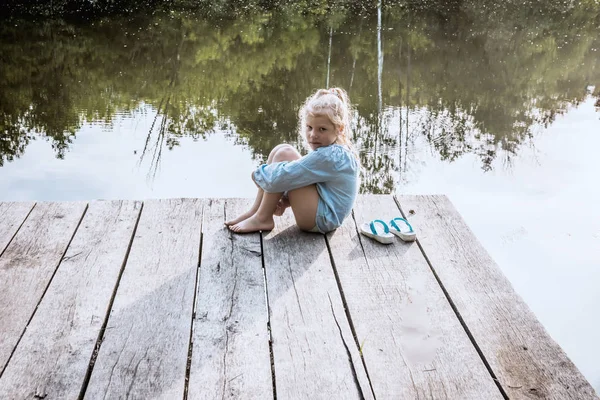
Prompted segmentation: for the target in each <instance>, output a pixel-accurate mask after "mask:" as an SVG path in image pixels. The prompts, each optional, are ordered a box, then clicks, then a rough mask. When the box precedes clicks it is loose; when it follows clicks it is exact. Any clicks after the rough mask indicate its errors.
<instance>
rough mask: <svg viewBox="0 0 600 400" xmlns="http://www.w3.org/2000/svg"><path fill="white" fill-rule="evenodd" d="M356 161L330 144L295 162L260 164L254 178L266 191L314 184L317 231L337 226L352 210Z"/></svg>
mask: <svg viewBox="0 0 600 400" xmlns="http://www.w3.org/2000/svg"><path fill="white" fill-rule="evenodd" d="M358 174H359V165H358V161H357V160H356V158H355V157H354V155H353V154H352V152H351V151H350V150H348V149H347V148H346V147H345V146H341V145H339V144H332V145H330V146H325V147H319V148H317V149H316V150H315V151H312V152H310V153H308V154H307V155H306V156H304V157H302V158H301V159H299V160H295V161H282V162H278V163H271V164H263V165H261V166H260V167H258V169H257V170H256V171H254V181H255V182H256V184H257V185H258V186H260V187H261V188H262V189H263V190H264V191H265V192H267V193H279V192H285V191H289V190H294V189H298V188H301V187H304V186H308V185H312V184H315V185H316V186H317V192H318V193H319V205H318V207H317V218H316V221H315V222H316V225H317V228H318V229H319V231H320V232H321V233H327V232H330V231H332V230H334V229H336V228H338V227H339V226H340V225H342V222H343V221H344V219H345V218H346V217H347V216H348V215H349V214H350V212H351V211H352V206H353V205H354V200H356V195H357V193H358V187H359V183H358Z"/></svg>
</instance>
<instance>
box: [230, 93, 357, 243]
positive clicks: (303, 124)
mask: <svg viewBox="0 0 600 400" xmlns="http://www.w3.org/2000/svg"><path fill="white" fill-rule="evenodd" d="M299 117H300V132H301V134H302V136H303V138H304V139H305V140H306V142H307V144H308V146H309V147H310V149H311V150H312V151H311V152H309V153H308V154H307V155H306V156H304V157H302V156H301V155H300V153H298V151H296V149H294V148H293V147H292V146H290V145H288V144H280V145H278V146H276V147H275V148H274V149H273V150H272V151H271V153H270V154H269V157H268V159H267V164H263V165H261V166H260V167H258V169H256V170H255V171H253V173H252V180H253V181H254V182H255V183H256V185H257V186H258V194H257V195H256V199H255V201H254V204H253V205H252V207H251V208H250V210H249V211H247V212H245V213H244V214H242V215H240V216H239V217H237V218H235V219H233V220H230V221H227V222H225V225H227V226H229V229H231V230H232V231H234V232H239V233H242V232H256V231H262V230H271V229H273V227H274V226H275V222H274V220H273V215H281V214H283V212H284V211H285V208H286V207H288V206H291V208H292V211H293V212H294V217H295V218H296V224H298V227H300V229H302V230H305V231H309V232H321V233H327V232H330V231H332V230H334V229H336V228H338V227H339V226H340V225H341V224H342V222H343V221H344V219H345V218H346V217H347V216H348V214H350V211H351V210H352V206H353V205H354V200H355V199H356V195H357V192H358V187H359V183H358V174H359V164H358V160H357V158H356V157H355V155H354V153H353V151H352V148H351V143H350V140H349V136H350V118H351V115H350V102H349V100H348V95H347V94H346V92H345V91H344V90H343V89H340V88H332V89H320V90H318V91H317V92H316V93H315V94H314V95H312V96H311V97H309V98H308V99H307V100H306V102H305V103H304V105H303V106H302V108H301V109H300V112H299ZM286 192H287V196H284V193H286Z"/></svg>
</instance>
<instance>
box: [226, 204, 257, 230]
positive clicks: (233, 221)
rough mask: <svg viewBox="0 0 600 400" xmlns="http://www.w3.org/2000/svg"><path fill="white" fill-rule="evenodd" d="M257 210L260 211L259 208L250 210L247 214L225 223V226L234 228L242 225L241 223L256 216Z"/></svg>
mask: <svg viewBox="0 0 600 400" xmlns="http://www.w3.org/2000/svg"><path fill="white" fill-rule="evenodd" d="M257 210H258V207H256V209H254V208H251V209H250V210H248V211H246V212H245V213H243V214H242V215H240V216H238V217H237V218H234V219H230V220H229V221H225V225H227V226H232V225H235V224H237V223H240V222H242V221H244V220H246V219H248V218H250V217H251V216H253V215H254V214H256V211H257Z"/></svg>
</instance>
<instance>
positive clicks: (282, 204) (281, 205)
mask: <svg viewBox="0 0 600 400" xmlns="http://www.w3.org/2000/svg"><path fill="white" fill-rule="evenodd" d="M289 206H290V199H288V198H287V197H285V196H284V197H282V198H281V199H280V200H279V202H278V203H277V208H276V209H275V212H273V215H276V216H278V217H281V216H282V215H283V213H284V212H285V209H286V208H288V207H289Z"/></svg>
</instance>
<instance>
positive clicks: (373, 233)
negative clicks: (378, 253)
mask: <svg viewBox="0 0 600 400" xmlns="http://www.w3.org/2000/svg"><path fill="white" fill-rule="evenodd" d="M375 223H378V224H381V225H382V226H383V232H377V229H376V228H375ZM360 233H362V234H363V235H365V236H366V237H370V238H371V239H375V240H377V241H378V242H379V243H383V244H390V243H393V242H394V239H395V238H394V235H392V234H391V233H390V228H389V227H388V226H387V224H386V223H385V222H383V221H382V220H380V219H374V220H373V221H371V222H368V223H367V222H365V223H364V224H362V225H361V226H360Z"/></svg>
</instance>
